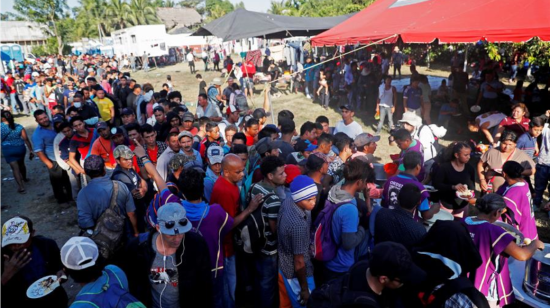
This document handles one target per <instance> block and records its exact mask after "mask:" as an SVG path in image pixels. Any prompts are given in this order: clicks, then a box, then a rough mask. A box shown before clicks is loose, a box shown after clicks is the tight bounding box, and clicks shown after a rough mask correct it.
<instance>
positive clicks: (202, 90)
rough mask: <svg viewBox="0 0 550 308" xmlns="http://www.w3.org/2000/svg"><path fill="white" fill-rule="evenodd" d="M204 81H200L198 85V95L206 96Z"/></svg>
mask: <svg viewBox="0 0 550 308" xmlns="http://www.w3.org/2000/svg"><path fill="white" fill-rule="evenodd" d="M204 88H206V81H204V80H202V81H201V83H199V94H206V90H205V89H204Z"/></svg>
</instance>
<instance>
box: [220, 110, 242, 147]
mask: <svg viewBox="0 0 550 308" xmlns="http://www.w3.org/2000/svg"><path fill="white" fill-rule="evenodd" d="M225 114H226V115H227V116H226V117H225V118H224V119H223V120H222V121H221V122H220V123H219V124H218V127H219V128H220V136H221V137H222V138H223V140H225V142H226V143H227V142H231V140H227V139H226V137H225V129H226V128H227V127H228V126H230V125H234V126H236V127H239V125H240V124H241V121H242V118H241V115H240V114H241V110H240V109H239V106H237V105H229V106H227V109H226V110H225Z"/></svg>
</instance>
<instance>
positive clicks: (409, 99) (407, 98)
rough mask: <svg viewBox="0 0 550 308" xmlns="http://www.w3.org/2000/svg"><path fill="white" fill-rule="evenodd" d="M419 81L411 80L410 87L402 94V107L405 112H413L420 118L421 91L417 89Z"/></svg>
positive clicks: (416, 79) (413, 78)
mask: <svg viewBox="0 0 550 308" xmlns="http://www.w3.org/2000/svg"><path fill="white" fill-rule="evenodd" d="M419 82H420V81H419V80H418V78H416V77H412V78H411V86H410V87H408V88H407V90H405V92H403V106H404V107H405V111H406V112H414V113H415V114H416V115H417V116H419V117H420V116H422V115H421V111H422V104H423V101H422V89H420V88H419V87H418V83H419Z"/></svg>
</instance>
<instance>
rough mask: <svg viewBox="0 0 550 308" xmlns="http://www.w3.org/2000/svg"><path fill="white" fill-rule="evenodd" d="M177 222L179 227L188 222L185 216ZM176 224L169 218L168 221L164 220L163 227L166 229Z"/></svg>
mask: <svg viewBox="0 0 550 308" xmlns="http://www.w3.org/2000/svg"><path fill="white" fill-rule="evenodd" d="M177 223H178V224H179V225H180V226H181V227H185V226H187V224H188V223H189V221H188V220H187V218H183V219H180V220H179V221H177ZM175 226H176V222H175V221H173V220H170V221H165V222H164V227H165V228H166V229H172V228H174V227H175Z"/></svg>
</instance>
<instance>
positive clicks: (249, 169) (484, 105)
mask: <svg viewBox="0 0 550 308" xmlns="http://www.w3.org/2000/svg"><path fill="white" fill-rule="evenodd" d="M377 57H379V58H380V59H378V58H377ZM59 59H61V57H59ZM71 59H73V60H74V62H75V63H79V64H82V63H83V65H82V69H81V68H79V67H78V66H77V67H76V70H75V71H72V70H71V69H67V67H65V66H63V65H61V66H59V65H57V66H56V65H48V66H47V67H46V65H45V64H49V62H48V61H46V63H45V64H38V65H34V66H33V65H27V66H23V67H18V69H17V71H15V72H8V74H7V76H6V79H5V84H6V85H7V88H3V89H5V90H6V93H7V92H9V93H7V94H9V96H10V103H11V104H5V109H4V110H3V111H2V113H1V117H2V123H1V136H2V153H3V155H4V159H5V161H6V162H7V163H8V164H9V165H10V167H11V169H12V171H13V174H14V178H15V182H16V184H17V192H18V193H20V194H25V193H27V191H26V189H25V183H26V182H28V180H29V179H28V175H27V172H26V167H25V157H26V153H27V149H28V151H29V158H30V159H33V157H34V156H35V155H36V156H37V157H38V158H39V159H40V161H41V163H42V164H43V165H44V167H45V169H47V171H48V173H49V178H50V183H51V189H52V190H53V194H54V196H55V199H56V200H57V202H58V203H59V205H60V207H62V208H66V207H70V206H75V204H76V208H77V211H78V217H77V221H78V227H79V228H80V233H79V236H75V237H72V238H71V239H70V240H68V241H67V242H66V243H65V244H64V245H63V246H62V248H61V249H59V247H58V246H57V244H56V243H55V241H53V240H52V239H49V238H47V237H45V236H44V235H38V234H36V232H35V230H34V228H33V226H34V223H33V220H32V218H31V217H26V216H23V215H17V216H15V217H12V218H11V219H9V220H7V221H6V222H5V223H4V225H3V227H2V248H3V255H4V256H3V259H2V289H3V291H4V292H3V293H4V294H3V295H4V296H2V306H3V307H6V308H9V307H15V306H23V307H30V306H32V307H38V306H44V307H67V306H68V304H69V303H68V297H67V294H66V292H65V290H64V289H63V288H62V287H58V288H55V289H53V290H50V291H51V292H50V294H48V295H46V296H43V297H41V298H38V299H30V298H29V297H27V295H26V292H27V289H28V288H29V286H30V285H31V284H32V283H33V282H35V281H37V280H38V279H40V278H42V277H44V276H47V275H55V276H56V277H58V279H60V280H61V282H64V280H63V279H62V278H63V277H65V276H70V277H71V278H72V279H73V280H74V281H75V282H76V283H78V284H80V285H82V289H81V290H80V292H79V293H78V294H77V295H76V298H75V300H74V302H73V303H72V304H71V307H92V306H93V307H159V308H163V307H164V308H168V307H183V306H186V307H242V306H247V305H252V306H253V307H277V306H279V307H304V306H308V307H350V306H353V307H498V306H500V307H502V306H505V305H508V304H511V303H512V302H513V301H514V294H513V290H512V287H511V277H510V273H509V271H508V265H507V262H508V258H509V257H512V258H515V259H518V260H527V259H529V258H530V257H531V256H532V255H533V254H534V253H535V251H536V250H537V249H543V248H544V243H543V242H541V241H540V240H539V238H538V232H537V227H536V222H535V219H534V210H535V208H536V207H538V208H540V209H541V210H545V211H548V210H550V204H545V202H543V199H544V191H545V190H546V188H547V187H548V182H549V181H550V148H549V144H550V128H549V126H548V118H549V117H550V110H548V111H546V112H545V113H543V114H540V115H538V116H537V117H532V118H529V112H528V107H527V106H526V105H525V104H523V103H520V102H517V103H515V104H513V105H508V104H506V103H502V102H501V101H499V100H496V99H495V98H494V97H493V96H492V94H493V93H495V92H496V91H499V90H498V88H499V87H500V86H499V85H493V80H494V79H493V78H494V77H495V73H494V71H493V70H489V69H487V70H484V72H483V78H484V82H482V83H481V84H480V89H481V90H480V94H479V100H474V101H473V102H472V101H468V97H467V96H465V95H464V91H465V88H464V87H467V83H468V82H469V81H468V80H469V78H468V77H469V76H468V74H467V73H464V72H462V71H461V70H455V71H454V72H453V74H454V75H453V78H452V80H453V86H452V88H450V89H447V88H446V85H445V84H443V85H442V88H441V89H440V90H441V91H438V94H437V95H432V93H431V92H432V91H431V89H430V88H429V84H427V81H426V77H425V76H422V75H420V74H418V73H415V71H414V68H412V69H411V70H412V72H413V76H412V78H411V83H410V85H409V86H408V87H407V88H406V89H405V90H404V93H403V116H402V117H401V118H400V119H398V120H397V121H395V122H394V112H395V108H396V107H399V106H398V102H397V96H398V95H399V94H398V92H397V91H396V89H395V87H394V86H392V77H391V76H390V74H389V68H390V65H393V66H394V67H395V69H394V74H395V73H396V72H397V73H399V76H400V74H401V63H402V62H403V55H402V54H401V53H400V51H399V49H398V48H396V49H395V50H394V52H393V54H392V55H391V56H389V55H388V56H386V55H382V56H374V57H373V59H374V60H372V61H365V62H364V63H361V64H359V63H358V62H357V61H355V60H353V59H352V58H345V59H344V60H343V61H342V63H330V64H329V65H328V66H326V67H323V68H321V66H318V67H319V69H318V70H313V69H311V70H308V69H307V68H308V67H307V65H308V64H309V63H311V62H312V59H311V58H308V60H307V63H306V65H305V66H304V68H305V69H306V71H305V72H304V74H305V75H306V76H305V89H304V91H305V93H306V95H308V96H309V97H311V98H313V97H314V96H319V97H320V102H321V104H322V106H325V107H328V106H329V103H332V101H329V98H328V96H330V95H331V93H333V91H334V92H338V91H340V90H344V91H345V94H344V95H343V96H342V97H341V99H338V100H337V103H338V105H337V107H338V109H339V110H340V111H341V116H342V120H340V121H339V122H337V123H330V122H329V119H328V118H327V117H326V116H319V117H317V118H315V119H311V121H306V122H305V123H296V121H295V118H294V114H293V113H292V112H291V111H290V110H281V111H279V112H277V114H276V115H275V116H274V118H276V123H271V124H268V116H269V110H265V109H263V108H251V105H249V103H250V101H249V99H250V96H249V95H247V93H246V91H245V89H248V88H249V87H250V86H251V85H250V84H247V83H251V82H252V81H250V80H244V85H243V84H242V83H243V80H242V78H235V80H234V79H233V78H232V77H231V78H229V79H227V81H228V85H227V86H226V87H224V84H225V83H224V82H223V81H222V80H223V79H221V78H214V79H213V80H212V82H211V84H210V85H209V86H207V85H206V82H205V81H203V80H202V76H201V75H197V79H198V80H199V82H200V86H199V95H198V97H197V108H196V112H195V113H192V112H190V110H188V108H187V106H186V105H185V104H184V103H183V99H182V95H181V93H180V92H178V91H177V90H176V89H175V88H174V86H173V84H172V78H171V76H167V78H166V82H165V83H164V84H163V85H162V89H158V88H157V89H155V87H154V86H153V85H152V84H150V83H147V81H143V82H140V81H138V80H135V79H132V78H131V77H130V75H129V74H127V73H125V72H122V71H121V70H119V69H118V67H117V65H116V62H113V61H112V60H111V59H109V58H103V57H101V56H99V57H94V58H92V57H75V58H71ZM55 63H58V62H55ZM55 63H54V64H55ZM333 65H334V66H333ZM190 68H191V67H190ZM194 69H195V67H194V66H193V67H192V73H195V71H194ZM335 69H341V70H342V74H339V73H338V74H335V73H334V72H335ZM231 71H234V70H231ZM308 74H311V75H312V76H309V77H308V76H307V75H308ZM331 74H332V75H331ZM463 74H466V76H463ZM336 76H338V77H336ZM227 77H229V76H227ZM464 77H465V78H464ZM337 80H338V81H337ZM360 80H363V81H364V82H365V83H364V85H365V86H364V87H363V86H361V85H363V83H361V82H359V81H360ZM497 81H498V80H497ZM335 83H339V84H336V85H335ZM2 84H3V85H4V80H3V82H2ZM426 84H427V86H426ZM252 86H253V85H252ZM241 89H242V90H241ZM20 90H21V92H20ZM490 93H491V95H489V94H490ZM12 94H13V95H12ZM438 99H443V100H444V101H443V102H442V107H441V110H442V111H441V113H440V117H439V119H438V121H439V122H444V123H440V124H442V125H444V126H447V125H448V124H449V122H452V123H454V125H458V126H465V125H464V124H462V125H461V124H460V122H459V121H456V120H455V118H451V117H450V116H451V115H456V113H458V112H459V110H462V111H460V112H462V113H464V116H466V117H468V118H469V117H472V122H470V123H469V126H468V127H469V128H470V130H471V131H475V132H477V131H479V130H481V131H482V132H483V134H482V135H480V138H479V139H480V140H485V139H486V140H487V141H488V143H487V144H486V146H483V145H482V144H478V143H477V142H471V141H466V140H464V142H462V141H459V142H452V143H451V144H450V145H449V146H447V147H446V148H443V147H442V146H441V145H440V144H439V142H438V138H439V136H441V135H444V134H445V133H444V132H443V133H440V132H439V130H441V127H439V126H437V125H435V124H432V119H431V113H432V112H431V111H430V104H431V103H430V101H432V100H433V101H434V104H435V101H437V100H438ZM503 105H504V106H503ZM443 106H445V108H444V107H443ZM472 106H479V107H480V109H481V110H482V111H485V110H487V112H486V113H483V114H480V115H479V116H478V117H477V118H475V121H474V120H473V119H474V118H473V116H475V115H476V114H475V113H473V111H470V110H475V108H472V109H471V108H470V107H472ZM510 106H511V113H510V116H507V115H506V114H501V113H500V112H498V111H492V110H494V109H499V110H503V111H504V110H506V109H509V108H510ZM361 108H370V109H369V110H372V113H373V114H374V113H375V112H376V113H378V114H379V116H380V124H379V125H378V126H377V130H376V131H375V132H373V134H370V133H368V132H365V131H364V129H363V127H362V126H361V125H360V124H359V123H357V122H356V121H355V120H354V116H355V112H356V111H358V110H359V109H361ZM18 111H19V112H21V113H27V114H32V116H33V117H34V119H35V120H36V123H37V128H36V130H35V131H34V133H33V134H32V136H28V135H27V133H26V130H25V128H24V127H23V126H21V125H20V124H17V123H16V120H15V119H14V114H15V113H17V112H18ZM386 118H387V119H388V120H389V123H388V124H389V125H388V126H387V129H388V131H389V132H390V138H389V143H390V146H392V147H395V152H396V153H397V154H394V155H391V156H390V157H377V153H376V149H377V146H378V144H379V143H380V142H381V140H380V133H381V131H382V129H383V128H384V124H385V122H384V121H385V119H386ZM434 122H436V121H434ZM456 122H459V123H456ZM331 124H332V125H333V126H331ZM430 124H431V125H430ZM484 138H485V139H484ZM540 141H542V142H540ZM474 157H478V158H479V162H475V161H474ZM535 161H536V163H535ZM380 162H387V163H386V164H381V163H380ZM533 179H534V180H533ZM476 183H479V187H480V191H478V192H477V193H476V191H475V188H476ZM533 184H534V185H533ZM474 208H475V211H474V212H475V213H470V210H471V209H474ZM440 211H446V212H449V213H451V214H452V215H453V217H454V221H453V220H450V221H445V220H438V216H437V215H438V213H439V212H440ZM434 221H435V223H434ZM496 221H501V222H504V223H508V224H510V225H511V226H513V227H515V228H517V229H518V230H519V231H518V234H516V235H515V236H514V235H512V234H510V233H508V232H507V231H506V230H505V229H503V228H502V227H500V226H498V225H496V224H494V223H495V222H496ZM520 234H521V235H522V236H523V237H524V238H525V241H523V242H519V241H517V240H516V237H519V236H520Z"/></svg>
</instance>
